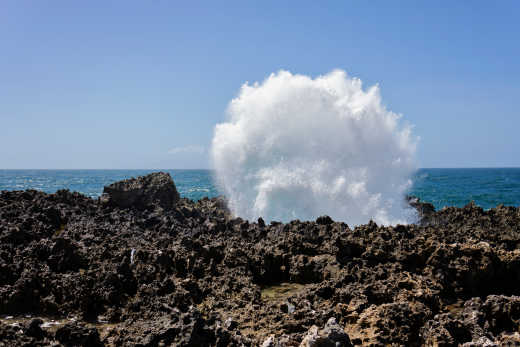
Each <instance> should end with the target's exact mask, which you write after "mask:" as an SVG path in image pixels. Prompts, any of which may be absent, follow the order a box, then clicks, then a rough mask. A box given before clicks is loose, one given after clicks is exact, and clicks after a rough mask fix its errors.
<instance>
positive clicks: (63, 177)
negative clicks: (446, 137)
mask: <svg viewBox="0 0 520 347" xmlns="http://www.w3.org/2000/svg"><path fill="white" fill-rule="evenodd" d="M153 171H157V170H0V191H1V190H25V189H36V190H41V191H44V192H48V193H53V192H55V191H57V190H59V189H69V190H71V191H77V192H80V193H82V194H85V195H87V196H89V197H92V198H97V197H98V196H100V195H101V193H102V192H103V187H104V186H105V185H108V184H110V183H112V182H115V181H119V180H122V179H125V178H130V177H137V176H142V175H146V174H148V173H150V172H153ZM162 171H166V172H169V173H170V174H171V176H172V177H173V180H174V181H175V185H176V186H177V190H178V191H179V193H180V194H181V196H183V197H187V198H190V199H193V200H198V199H200V198H202V197H205V196H208V197H214V196H217V195H219V191H218V190H217V188H216V187H215V185H214V181H213V172H212V171H211V170H162ZM412 179H413V187H412V189H411V191H410V192H409V193H410V194H412V195H415V196H417V197H419V198H420V199H421V200H422V201H427V202H431V203H432V204H433V205H434V206H435V208H436V209H441V208H443V207H445V206H459V207H462V206H464V205H466V204H467V203H469V202H470V201H471V200H473V201H475V203H476V204H477V205H479V206H482V207H483V208H485V209H488V208H491V207H495V206H497V205H498V204H504V205H510V206H519V205H520V168H504V169H499V168H493V169H420V170H418V171H417V173H416V174H415V175H414V176H413V177H412Z"/></svg>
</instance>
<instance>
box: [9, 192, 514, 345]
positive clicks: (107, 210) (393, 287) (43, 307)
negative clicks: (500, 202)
mask: <svg viewBox="0 0 520 347" xmlns="http://www.w3.org/2000/svg"><path fill="white" fill-rule="evenodd" d="M116 186H117V184H116ZM172 186H173V184H172ZM154 189H155V188H154ZM152 191H153V189H152ZM138 195H139V194H138ZM152 195H153V194H152ZM143 199H144V201H141V200H139V199H137V200H136V201H137V202H136V201H134V202H133V203H134V205H132V206H130V208H115V207H114V206H115V205H111V204H110V203H108V204H107V203H103V202H99V201H97V200H93V199H90V198H87V197H85V196H83V195H81V194H78V193H71V192H69V191H65V190H63V191H58V192H56V193H55V194H45V193H42V192H37V191H25V192H1V193H0V346H24V345H26V346H48V345H52V344H56V343H57V342H56V341H55V340H56V339H55V333H54V330H52V329H56V328H58V327H56V326H54V328H49V324H46V323H48V322H49V319H50V317H52V319H56V318H58V320H60V321H62V322H63V321H65V322H69V323H71V320H70V319H71V317H75V319H76V320H77V321H78V323H77V324H69V325H68V326H67V327H66V328H63V329H62V330H58V331H60V333H59V334H57V336H56V338H59V339H58V340H61V341H63V342H62V344H66V343H69V344H71V343H81V341H83V339H84V338H87V340H88V339H92V341H93V343H98V338H99V342H100V343H101V344H104V345H106V346H127V345H129V346H146V345H150V346H162V345H164V346H169V345H178V346H194V345H198V346H211V347H213V346H246V347H250V346H261V345H262V344H263V343H264V342H265V343H266V346H273V347H274V346H276V347H282V346H298V345H300V344H301V343H302V341H303V340H304V339H306V341H307V342H306V343H317V342H316V341H321V340H322V338H323V340H324V341H325V342H326V343H329V342H330V341H334V340H336V341H335V342H334V343H336V342H338V341H337V340H338V338H339V339H340V343H346V340H344V341H343V342H341V338H343V337H344V338H346V337H348V338H349V340H350V342H351V343H352V344H353V345H356V346H358V345H406V346H421V345H464V344H467V345H479V344H480V345H482V344H495V345H508V344H509V345H515V344H517V342H518V341H520V334H519V331H520V327H519V323H520V299H519V297H518V296H517V295H520V287H519V286H518V283H519V282H520V208H517V207H506V206H498V207H497V208H493V209H490V210H483V209H482V208H479V207H478V206H475V205H474V204H469V205H467V206H465V207H464V208H452V207H448V208H444V209H442V210H440V211H429V212H428V213H429V222H428V223H422V224H418V225H416V224H411V225H397V226H394V227H385V226H379V225H377V224H376V223H373V222H372V223H368V224H366V225H360V226H357V227H355V228H349V226H348V225H346V224H345V223H341V222H333V221H332V219H330V220H329V219H328V218H322V219H319V221H297V220H296V221H293V222H291V223H286V224H283V223H270V224H268V225H267V224H265V222H263V223H262V220H259V221H258V223H252V222H248V221H246V220H243V219H240V218H233V217H232V215H231V214H230V212H229V210H228V209H227V208H226V205H225V200H224V199H223V198H213V199H207V198H206V199H201V200H199V201H197V202H194V201H191V200H188V199H178V200H176V202H175V203H173V204H172V205H171V206H170V207H169V208H165V207H163V206H162V205H161V199H160V194H159V197H158V198H156V199H155V198H151V199H149V198H145V197H143ZM166 201H169V200H166ZM166 205H168V203H166ZM159 207H161V208H159ZM317 222H319V223H317ZM26 315H30V316H31V318H24V317H25V316H26ZM5 316H14V317H17V318H16V319H17V320H20V319H21V320H22V321H20V322H18V323H16V324H13V323H12V322H11V321H9V320H8V319H6V318H3V317H5ZM331 317H334V318H335V322H336V323H337V324H335V323H334V320H330V319H331ZM38 318H41V319H42V320H43V321H44V322H45V323H44V324H39V323H40V321H39V320H38ZM96 321H103V322H106V321H108V323H102V324H93V322H96ZM60 324H62V323H60ZM313 326H315V328H313ZM317 327H323V329H321V330H320V329H319V328H317ZM38 328H40V329H41V331H40V330H39V329H38ZM60 328H61V327H60ZM343 330H344V331H343ZM96 331H97V332H98V338H96ZM343 334H345V335H343ZM89 336H90V337H89ZM334 336H336V337H337V338H336V337H334ZM67 341H68V342H67ZM70 341H80V342H70ZM88 341H90V340H88ZM325 342H324V343H325Z"/></svg>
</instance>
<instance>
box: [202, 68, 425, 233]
mask: <svg viewBox="0 0 520 347" xmlns="http://www.w3.org/2000/svg"><path fill="white" fill-rule="evenodd" d="M400 118H401V117H400V116H399V115H397V114H395V113H393V112H390V111H388V110H387V109H386V108H385V107H384V106H383V105H382V104H381V97H380V93H379V88H378V86H373V87H371V88H369V89H367V90H363V88H362V83H361V80H359V79H357V78H350V77H349V76H347V74H346V73H345V72H344V71H341V70H336V71H333V72H331V73H329V74H327V75H324V76H320V77H317V78H315V79H313V78H310V77H308V76H304V75H293V74H291V73H290V72H287V71H280V72H278V73H276V74H271V75H270V76H269V77H268V78H267V79H266V80H265V81H264V82H262V83H254V84H252V85H250V84H247V83H246V84H244V85H243V86H242V88H241V89H240V92H239V94H238V96H237V97H236V98H235V99H233V100H232V101H231V103H230V104H229V108H228V120H227V121H226V122H225V123H221V124H218V125H217V126H216V127H215V133H214V138H213V143H212V149H211V156H212V160H213V165H214V168H215V171H216V178H217V184H218V185H219V186H220V188H221V189H222V190H223V192H224V194H225V195H226V197H227V198H228V200H229V205H230V206H229V207H230V208H231V210H232V211H233V213H235V214H236V215H237V216H240V217H242V218H246V219H249V220H255V219H256V218H258V217H263V218H264V219H266V220H280V221H289V220H292V219H300V220H311V219H315V218H316V217H317V216H320V215H323V214H327V215H329V216H331V217H332V218H333V219H334V220H338V221H345V222H347V223H349V224H361V223H366V222H368V221H369V220H370V219H372V220H374V221H376V222H377V223H381V224H396V223H406V222H409V221H411V218H413V213H412V212H411V210H410V208H409V207H407V206H406V204H405V203H404V193H405V192H406V190H407V189H408V188H409V186H410V184H411V181H410V175H411V173H412V172H413V170H414V169H415V165H414V154H415V147H416V142H417V139H416V138H415V137H413V136H412V133H411V127H410V126H409V125H407V124H402V122H401V120H400Z"/></svg>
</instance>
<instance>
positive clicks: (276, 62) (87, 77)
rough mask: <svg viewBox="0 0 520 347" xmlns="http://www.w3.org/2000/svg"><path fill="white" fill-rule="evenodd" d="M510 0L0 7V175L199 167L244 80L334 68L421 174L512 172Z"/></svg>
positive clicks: (514, 66)
mask: <svg viewBox="0 0 520 347" xmlns="http://www.w3.org/2000/svg"><path fill="white" fill-rule="evenodd" d="M519 23H520V2H518V1H496V2H495V1H399V2H394V1H370V2H369V1H348V2H347V1H338V2H317V1H309V2H305V1H290V2H289V1H288V2H279V1H272V2H271V1H261V2H260V1H259V2H253V1H240V2H238V1H237V2H234V1H226V2H216V1H212V2H191V1H190V2H188V1H153V2H151V1H150V2H144V1H84V2H77V1H75V2H71V1H52V2H43V1H19V0H16V1H11V0H4V1H2V2H0V43H1V54H0V81H1V83H0V124H1V127H0V129H1V130H0V131H1V136H0V168H4V169H8V168H206V167H209V162H208V155H207V149H208V147H209V145H210V142H211V138H212V136H213V129H214V126H215V124H217V123H219V122H221V121H223V120H224V119H225V110H226V107H227V104H228V102H229V101H230V100H231V99H232V98H233V97H234V96H236V95H237V93H238V90H239V88H240V86H241V85H242V84H243V83H244V82H245V81H250V82H254V81H262V80H263V79H265V78H266V77H267V76H268V75H269V74H270V73H271V72H275V71H278V70H280V69H286V70H289V71H291V72H293V73H300V74H306V75H311V76H318V75H320V74H325V73H327V72H330V71H331V70H333V69H336V68H339V69H344V70H346V71H347V72H348V74H349V75H351V76H355V77H359V78H360V79H362V80H363V83H364V85H365V86H366V87H368V86H370V85H373V84H375V83H379V85H380V87H381V94H382V97H383V103H384V104H385V105H386V106H387V107H388V108H389V109H390V110H392V111H394V112H397V113H401V114H403V118H404V119H405V120H407V121H408V122H410V123H411V124H413V125H414V126H415V128H414V133H415V134H416V135H418V136H420V137H421V140H420V143H419V147H418V153H417V158H418V162H419V166H421V167H481V166H487V167H492V166H520V136H519V135H518V133H519V130H520V113H519V111H518V109H519V106H520V104H519V102H520V101H519V100H520V98H519V97H520V82H519V78H520V40H519V37H520V28H519V25H520V24H519Z"/></svg>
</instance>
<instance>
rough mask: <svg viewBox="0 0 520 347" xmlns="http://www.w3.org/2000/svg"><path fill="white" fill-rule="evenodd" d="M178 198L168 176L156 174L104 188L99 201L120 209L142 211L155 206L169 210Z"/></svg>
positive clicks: (167, 174) (162, 173) (173, 184)
mask: <svg viewBox="0 0 520 347" xmlns="http://www.w3.org/2000/svg"><path fill="white" fill-rule="evenodd" d="M179 198H180V197H179V193H178V192H177V188H176V187H175V183H174V182H173V180H172V178H171V176H170V174H169V173H164V172H156V173H152V174H149V175H146V176H141V177H138V178H131V179H127V180H124V181H119V182H115V183H112V184H111V185H109V186H106V187H105V188H104V189H103V195H102V197H101V200H102V201H103V202H104V203H106V204H108V205H112V206H117V207H120V208H130V207H133V208H137V209H141V210H143V209H146V208H150V207H153V206H155V205H159V206H161V207H162V208H166V209H171V208H172V207H173V206H174V205H175V203H176V202H177V201H179Z"/></svg>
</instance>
